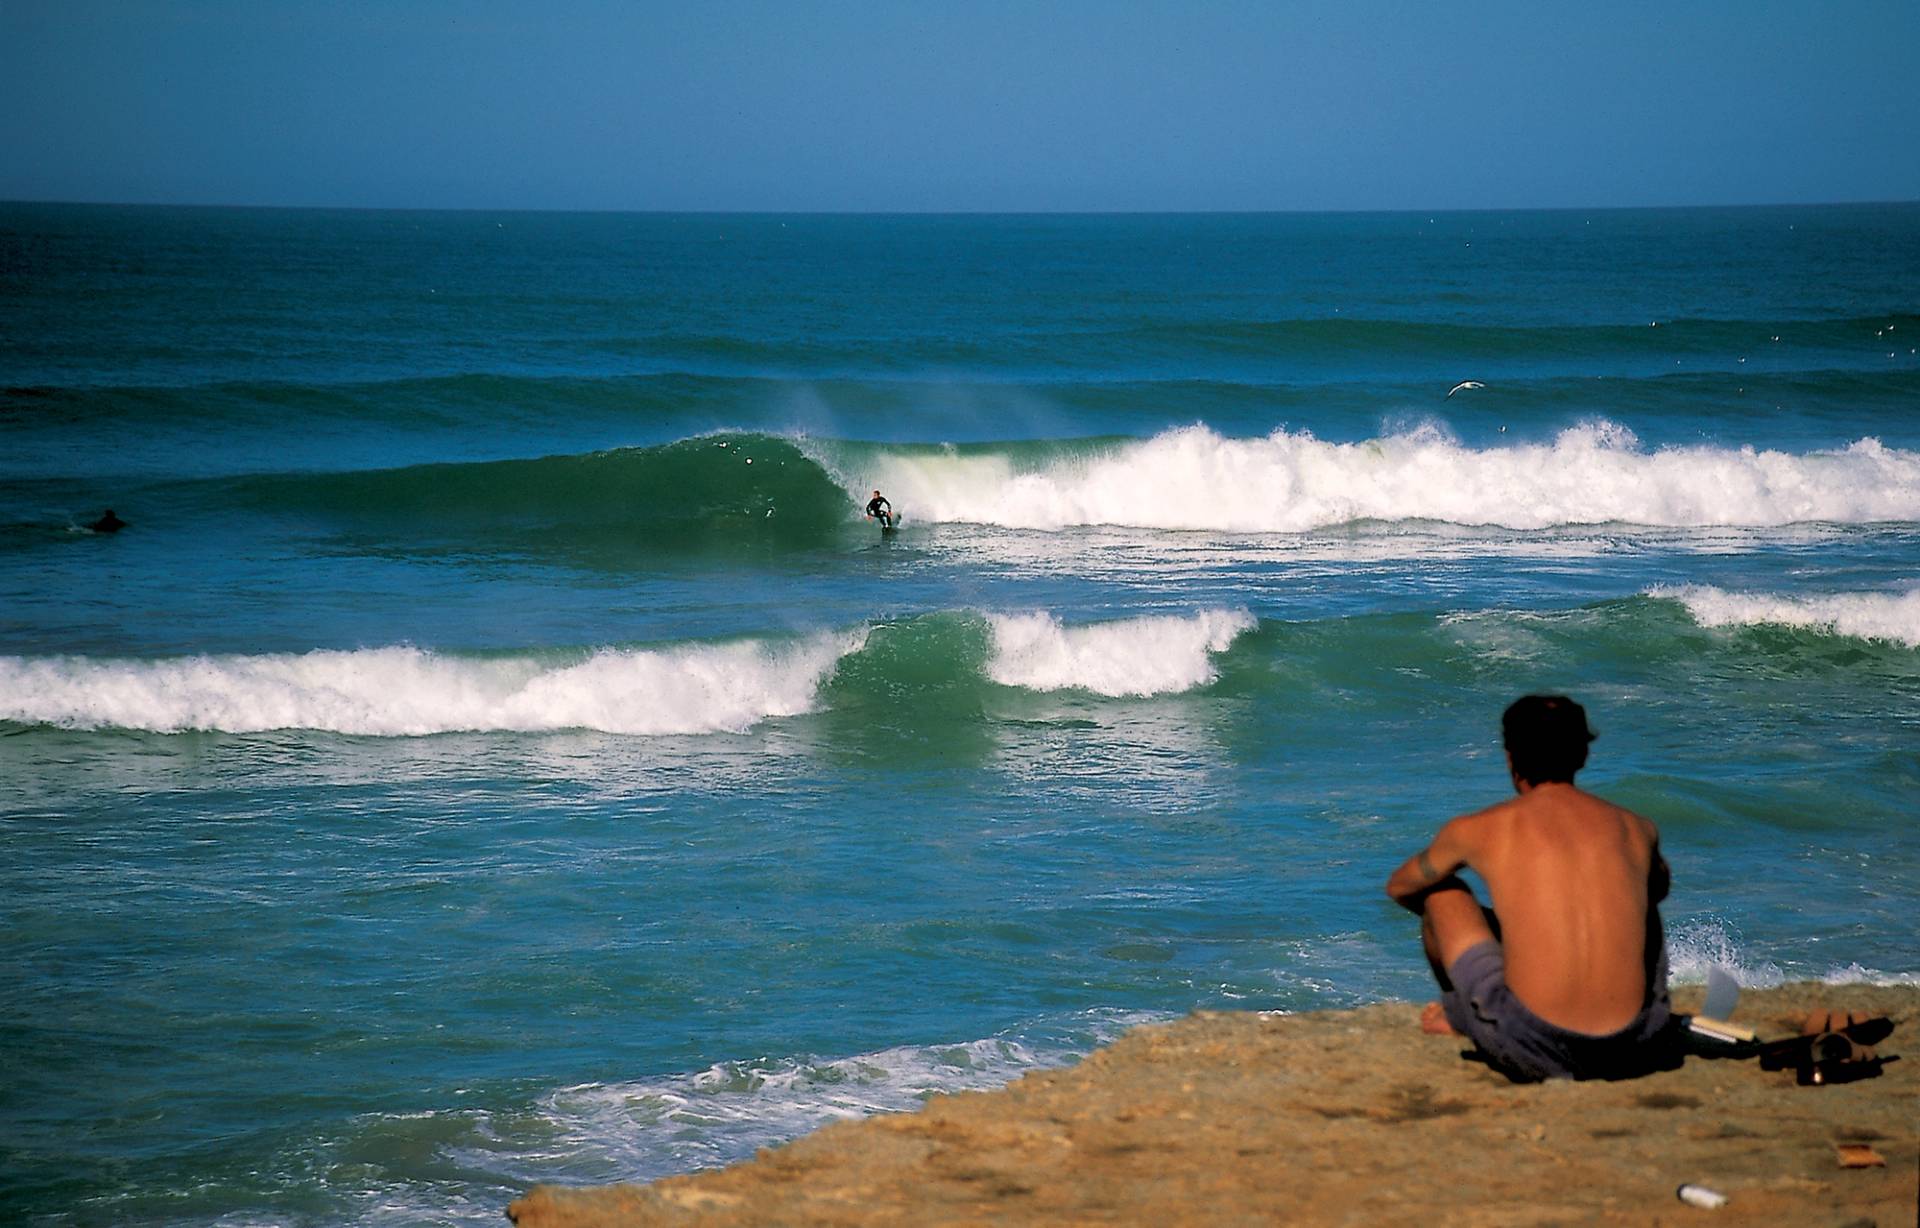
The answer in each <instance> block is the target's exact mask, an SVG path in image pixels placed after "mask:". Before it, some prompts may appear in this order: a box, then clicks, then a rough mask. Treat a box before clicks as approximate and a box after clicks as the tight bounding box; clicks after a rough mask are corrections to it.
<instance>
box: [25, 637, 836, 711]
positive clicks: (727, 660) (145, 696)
mask: <svg viewBox="0 0 1920 1228" xmlns="http://www.w3.org/2000/svg"><path fill="white" fill-rule="evenodd" d="M865 638H866V636H865V632H864V630H862V631H859V632H854V633H851V634H844V635H842V634H835V635H823V636H815V637H813V638H810V639H805V640H800V641H795V642H790V643H775V642H765V641H742V642H738V643H728V644H689V645H680V646H675V647H670V648H663V649H615V648H608V649H602V650H600V651H597V652H594V653H592V654H590V655H587V656H584V657H581V656H579V655H578V654H575V656H574V658H573V659H571V660H568V659H563V658H556V657H553V656H518V657H495V658H477V657H457V656H449V655H443V654H440V653H435V652H428V651H423V650H421V649H418V648H409V647H391V648H371V649H359V650H354V651H347V652H337V651H318V652H309V653H299V654H294V653H277V654H268V655H262V656H200V657H189V658H182V659H176V660H161V661H129V660H112V659H100V658H89V657H41V658H27V657H0V720H9V721H20V722H27V723H36V724H47V725H59V726H66V727H70V728H80V729H94V728H106V727H117V728H127V729H146V730H154V731H157V732H168V733H170V732H179V731H185V730H194V729H203V730H215V729H217V730H223V731H226V732H229V733H253V732H260V731H263V730H269V729H323V730H329V731H332V732H336V733H347V734H370V735H385V736H408V735H423V734H435V733H453V732H461V731H470V730H515V731H528V732H532V731H543V730H557V729H597V730H604V731H606V732H609V733H625V734H691V733H715V732H721V731H739V730H744V729H747V728H748V727H750V726H752V725H753V724H755V723H756V722H758V721H760V720H763V719H765V718H767V717H774V716H791V715H794V714H796V713H800V712H805V711H807V710H808V709H809V708H810V707H811V706H812V704H813V700H814V695H815V694H816V692H817V691H818V690H819V687H820V683H821V681H822V680H823V679H824V678H825V677H826V676H827V675H829V674H830V673H831V672H832V671H833V669H834V667H835V665H836V664H838V662H839V660H840V658H841V657H843V656H845V655H846V654H847V653H849V652H853V651H855V650H857V649H858V648H859V647H860V645H861V644H862V643H864V642H865Z"/></svg>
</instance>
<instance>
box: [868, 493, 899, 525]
mask: <svg viewBox="0 0 1920 1228" xmlns="http://www.w3.org/2000/svg"><path fill="white" fill-rule="evenodd" d="M867 515H869V516H877V517H879V519H880V523H881V524H882V525H884V526H885V527H887V528H889V529H891V528H892V527H893V504H891V503H888V502H887V501H886V500H885V499H882V498H881V497H880V496H879V495H875V496H874V497H873V498H871V499H868V500H867Z"/></svg>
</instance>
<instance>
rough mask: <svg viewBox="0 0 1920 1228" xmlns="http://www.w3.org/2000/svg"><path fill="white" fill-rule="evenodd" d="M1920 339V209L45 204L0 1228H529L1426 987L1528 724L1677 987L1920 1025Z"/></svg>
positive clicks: (26, 435)
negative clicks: (1853, 1003)
mask: <svg viewBox="0 0 1920 1228" xmlns="http://www.w3.org/2000/svg"><path fill="white" fill-rule="evenodd" d="M1916 347H1920V206H1916V205H1886V206H1857V207H1856V206H1849V207H1828V208H1811V207H1793V208H1754V209H1729V210H1676V211H1658V210H1636V211H1596V212H1590V213H1583V212H1577V211H1564V212H1526V213H1447V214H1435V215H1427V214H1410V213H1396V214H1372V215H1246V216H1137V217H1136V216H1009V217H985V216H953V217H938V216H911V217H876V216H810V215H803V216H728V215H705V216H664V215H606V214H602V215H587V214H580V215H569V214H528V213H503V214H491V213H420V212H392V213H383V212H329V211H298V210H259V211H253V210H215V209H204V210H203V209H162V208H108V207H83V206H42V205H0V1207H4V1208H5V1209H6V1210H7V1211H9V1212H10V1213H11V1214H12V1215H13V1217H14V1218H25V1219H27V1220H29V1221H44V1222H47V1223H53V1224H115V1225H121V1224H131V1225H149V1224H215V1225H232V1226H239V1225H254V1224H294V1225H328V1224H337V1223H359V1224H382V1225H388V1224H392V1225H398V1224H438V1223H446V1222H469V1221H470V1222H472V1223H475V1224H481V1223H488V1224H490V1223H497V1222H500V1221H499V1216H500V1213H501V1209H502V1207H503V1206H504V1205H505V1203H506V1202H507V1201H509V1200H510V1199H511V1198H513V1197H515V1196H516V1195H517V1194H518V1193H519V1192H521V1191H522V1190H524V1189H525V1188H526V1187H527V1186H528V1185H530V1184H532V1183H534V1182H540V1181H560V1182H575V1183H579V1182H598V1181H607V1180H616V1179H643V1178H650V1177H655V1176H659V1175H662V1174H666V1173H673V1172H680V1171H685V1170H688V1169H693V1168H698V1167H702V1166H707V1165H714V1164H720V1163H725V1162H728V1161H731V1160H734V1159H737V1158H740V1157H743V1156H746V1155H749V1154H751V1153H752V1151H753V1150H754V1148H756V1147H757V1146H761V1145H764V1144H767V1143H769V1142H774V1141H778V1140H782V1139H786V1138H790V1137H793V1136H794V1135H796V1134H798V1133H801V1132H803V1131H805V1130H807V1129H810V1128H812V1127H814V1126H816V1125H818V1124H820V1123H823V1122H826V1121H830V1120H833V1119H835V1118H841V1117H848V1116H858V1115H862V1114H866V1113H871V1112H875V1111H880V1110H887V1109H895V1108H902V1107H910V1106H912V1105H914V1104H916V1103H918V1102H919V1100H920V1099H921V1098H922V1097H924V1096H925V1095H926V1094H928V1093H930V1092H935V1091H941V1090H954V1089H961V1088H978V1087H989V1086H994V1085H997V1084H999V1083H1002V1082H1005V1081H1006V1080H1008V1079H1010V1078H1013V1077H1015V1076H1017V1075H1018V1074H1019V1073H1021V1072H1023V1071H1025V1070H1029V1069H1032V1068H1034V1067H1037V1066H1045V1065H1050V1064H1058V1063H1062V1062H1067V1061H1071V1060H1073V1059H1074V1058H1075V1057H1076V1056H1078V1055H1080V1054H1083V1053H1085V1052H1086V1051H1087V1050H1088V1049H1090V1048H1091V1047H1092V1046H1094V1045H1096V1044H1098V1043H1100V1042H1101V1041H1103V1040H1104V1039H1107V1038H1111V1037H1112V1036H1114V1035H1115V1034H1117V1033H1118V1032H1119V1031H1121V1030H1122V1029H1124V1028H1125V1027H1127V1026H1129V1025H1130V1024H1133V1023H1136V1022H1139V1021H1143V1020H1151V1019H1161V1018H1167V1017H1170V1016H1174V1015H1178V1014H1180V1013H1183V1012H1185V1011H1188V1010H1190V1009H1192V1008H1195V1007H1205V1008H1229V1009H1248V1010H1302V1009H1312V1008H1318V1007H1340V1006H1348V1005H1352V1004H1355V1003H1361V1002H1367V1001H1374V1000H1378V999H1383V998H1396V997H1409V998H1410V997H1417V996H1420V995H1422V994H1424V993H1425V992H1426V989H1427V984H1426V973H1425V970H1424V965H1423V964H1422V961H1421V959H1420V956H1419V953H1418V949H1417V939H1416V934H1415V930H1414V925H1413V922H1412V920H1411V919H1410V918H1409V917H1408V916H1407V915H1406V914H1404V913H1403V912H1401V911H1399V910H1398V909H1396V908H1395V907H1394V906H1393V905H1391V904H1390V903H1389V902H1388V901H1387V900H1386V899H1385V898H1384V896H1383V895H1382V894H1381V890H1380V887H1381V884H1382V882H1383V881H1384V880H1385V878H1386V876H1387V874H1388V872H1389V871H1391V870H1392V869H1393V868H1394V866H1395V865H1397V864H1398V863H1399V861H1400V860H1401V859H1403V858H1404V857H1406V856H1407V855H1409V854H1410V853H1412V852H1413V851H1414V850H1416V849H1417V848H1419V847H1420V846H1421V845H1422V844H1423V843H1424V842H1425V840H1426V838H1427V836H1428V835H1429V834H1430V833H1431V832H1432V830H1433V829H1434V828H1436V827H1437V826H1438V825H1439V824H1440V823H1441V822H1442V821H1444V820H1445V819H1446V818H1448V817H1449V816H1451V815H1453V814H1455V813H1458V812H1460V811H1463V810H1467V809H1473V808H1478V807H1480V806H1483V805H1486V804H1489V803H1491V802H1493V801H1496V800H1498V799H1499V798H1500V797H1501V796H1502V795H1503V794H1505V793H1506V792H1507V789H1508V782H1507V777H1506V774H1505V771H1504V767H1503V763H1502V760H1501V756H1500V748H1499V745H1498V720H1499V715H1500V711H1501V709H1502V708H1503V707H1504V706H1505V704H1506V703H1508V702H1509V701H1510V700H1512V699H1513V698H1515V697H1517V696H1519V695H1521V694H1524V693H1527V692H1535V691H1559V692H1565V693H1568V694H1571V695H1573V696H1574V697H1575V698H1577V699H1579V700H1581V701H1582V702H1584V703H1585V704H1586V705H1587V708H1588V710H1589V713H1590V714H1591V717H1592V720H1593V723H1594V725H1595V726H1596V728H1597V729H1598V730H1599V733H1600V738H1599V741H1598V742H1597V743H1595V746H1594V751H1593V759H1592V762H1591V766H1590V767H1589V769H1588V771H1587V772H1586V774H1585V775H1584V776H1583V777H1582V783H1584V784H1586V785H1587V786H1588V787H1590V788H1593V789H1595V790H1596V791H1598V792H1601V793H1603V794H1605V795H1607V796H1609V797H1612V798H1614V799H1616V800H1619V801H1621V802H1623V803H1625V804H1628V805H1630V806H1633V807H1635V808H1636V809H1639V810H1641V811H1642V812H1644V813H1645V814H1647V815H1648V816H1649V817H1651V818H1653V819H1654V820H1655V821H1656V822H1657V823H1659V824H1660V826H1661V828H1662V831H1663V839H1664V843H1665V848H1666V853H1667V856H1668V858H1669V860H1670V861H1671V863H1672V865H1673V868H1674V881H1675V886H1674V892H1673V896H1672V899H1671V901H1670V902H1669V904H1668V905H1667V922H1668V926H1669V930H1670V933H1671V937H1672V953H1673V957H1674V962H1675V965H1676V968H1677V970H1678V972H1679V975H1680V976H1681V977H1682V978H1687V977H1692V978H1694V979H1698V977H1700V976H1701V975H1702V974H1703V972H1704V969H1705V968H1706V967H1707V966H1708V965H1709V964H1710V963H1714V962H1718V963H1722V964H1725V965H1727V966H1728V967H1730V968H1731V969H1733V970H1734V971H1735V972H1736V973H1737V974H1738V975H1739V976H1740V977H1741V978H1742V979H1743V980H1744V981H1746V982H1747V983H1750V984H1751V983H1766V982H1769V981H1778V980H1780V979H1783V978H1802V977H1811V978H1826V979H1829V980H1833V981H1836V982H1846V981H1859V980H1873V981H1904V982H1908V983H1912V982H1913V981H1915V980H1916V974H1920V937H1916V928H1915V925H1914V921H1913V918H1914V917H1915V916H1916V915H1920V832H1916V826H1915V821H1914V816H1915V805H1914V801H1913V799H1914V797H1915V795H1916V791H1920V352H1917V351H1916ZM1463 381H1472V382H1473V383H1474V384H1475V385H1477V386H1472V387H1465V388H1460V389H1458V390H1457V391H1454V392H1453V393H1452V395H1449V390H1450V389H1454V387H1455V385H1457V384H1460V383H1461V382H1463ZM875 487H879V488H880V489H882V490H883V491H884V492H885V494H886V496H887V497H888V498H889V499H890V501H891V502H892V504H893V506H894V507H895V508H896V509H897V510H898V511H899V512H900V513H901V515H902V518H903V519H902V524H901V527H900V529H899V530H898V532H896V533H894V534H892V535H891V536H882V535H881V533H880V532H879V531H878V529H877V527H876V526H875V525H874V524H873V523H871V522H869V521H867V520H865V519H864V518H863V515H862V511H861V509H862V507H863V505H864V504H865V502H866V499H867V498H868V496H869V492H870V491H871V490H872V489H873V488H875ZM107 507H112V508H113V509H114V510H115V512H116V513H117V514H118V515H119V516H120V517H121V518H123V519H124V520H125V521H126V522H127V525H128V527H127V528H125V529H124V530H122V531H120V532H119V533H117V534H103V533H95V532H91V531H89V530H88V528H87V527H86V526H88V525H89V524H90V523H91V522H93V521H94V519H95V518H96V517H98V516H99V515H100V514H101V512H102V511H103V509H105V508H107Z"/></svg>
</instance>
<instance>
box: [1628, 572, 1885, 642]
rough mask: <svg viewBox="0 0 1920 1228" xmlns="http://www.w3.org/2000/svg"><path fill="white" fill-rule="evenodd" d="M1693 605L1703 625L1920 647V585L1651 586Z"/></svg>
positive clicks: (1653, 594) (1690, 608)
mask: <svg viewBox="0 0 1920 1228" xmlns="http://www.w3.org/2000/svg"><path fill="white" fill-rule="evenodd" d="M1647 595H1648V596H1649V597H1663V598H1667V599H1669V600H1672V601H1678V602H1679V603H1680V604H1682V605H1684V606H1686V607H1687V613H1688V614H1690V615H1692V616H1693V620H1694V621H1695V622H1697V623H1699V624H1700V625H1701V626H1703V627H1750V626H1761V625H1769V626H1780V627H1802V628H1806V629H1808V630H1813V631H1825V632H1827V633H1829V634H1832V635H1848V636H1853V637H1855V638H1856V639H1863V640H1887V641H1890V642H1892V643H1896V644H1905V645H1906V646H1907V647H1909V648H1920V588H1916V589H1912V590H1910V591H1908V592H1904V593H1827V594H1822V595H1815V596H1804V597H1800V596H1782V595H1779V594H1775V593H1732V592H1728V591H1727V590H1725V589H1720V588H1714V587H1713V586H1711V585H1705V584H1690V585H1684V586H1678V587H1670V588H1652V589H1648V590H1647Z"/></svg>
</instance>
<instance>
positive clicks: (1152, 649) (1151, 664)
mask: <svg viewBox="0 0 1920 1228" xmlns="http://www.w3.org/2000/svg"><path fill="white" fill-rule="evenodd" d="M988 622H989V623H990V624H991V625H992V628H993V655H992V657H991V658H990V659H989V660H988V662H987V676H988V677H989V678H991V679H993V681H995V682H998V683H1000V684H1002V685H1003V686H1017V687H1024V688H1025V689H1027V690H1031V691H1062V690H1083V691H1092V692H1094V693H1095V694H1098V695H1108V696H1116V697H1117V696H1123V695H1137V696H1144V695H1163V694H1168V693H1172V692H1179V691H1188V690H1192V689H1193V688H1194V687H1198V686H1205V685H1207V684H1208V683H1210V682H1212V681H1213V680H1214V679H1215V678H1216V677H1217V676H1218V675H1217V674H1216V672H1215V670H1214V665H1213V654H1214V653H1217V652H1224V651H1225V650H1226V649H1227V647H1228V646H1229V645H1230V644H1232V643H1233V641H1234V639H1235V638H1236V637H1237V636H1239V635H1240V633H1241V632H1243V631H1248V630H1251V629H1252V628H1253V626H1254V625H1255V620H1254V617H1253V615H1251V614H1249V613H1248V612H1247V611H1245V610H1203V611H1201V612H1200V613H1198V614H1193V615H1189V616H1180V615H1150V616H1148V617H1144V618H1128V619H1122V620H1119V621H1116V622H1108V623H1092V624H1089V625H1086V626H1079V627H1068V626H1064V625H1062V624H1061V622H1060V620H1059V619H1058V618H1056V617H1054V616H1053V615H1052V614H1048V613H1031V614H993V615H989V616H988Z"/></svg>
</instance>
